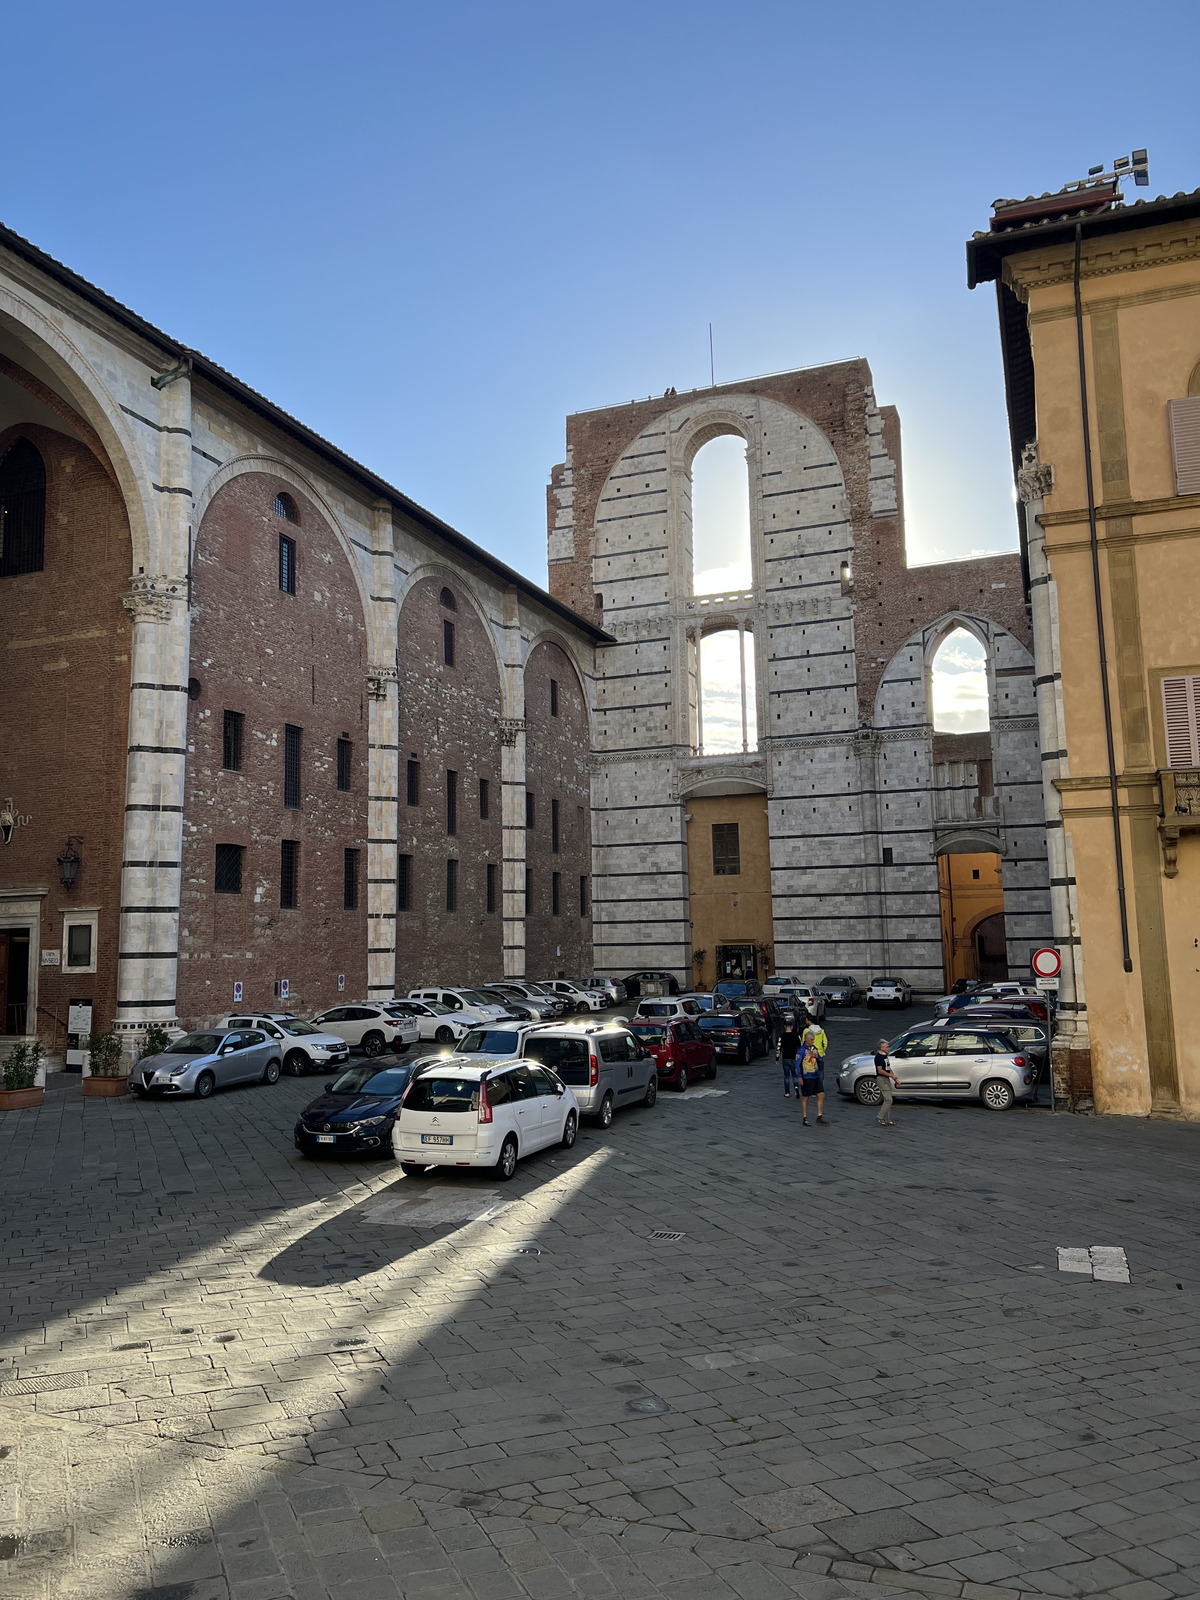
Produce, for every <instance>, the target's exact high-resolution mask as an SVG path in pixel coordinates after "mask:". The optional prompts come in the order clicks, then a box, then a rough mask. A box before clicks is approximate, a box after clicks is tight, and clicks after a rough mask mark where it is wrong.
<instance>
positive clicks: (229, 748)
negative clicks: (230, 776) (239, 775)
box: [221, 711, 246, 772]
mask: <svg viewBox="0 0 1200 1600" xmlns="http://www.w3.org/2000/svg"><path fill="white" fill-rule="evenodd" d="M245 725H246V719H245V717H244V716H243V715H242V713H241V712H240V711H227V712H226V713H225V726H224V729H223V736H222V743H221V765H222V766H223V767H224V769H225V771H226V772H240V771H241V770H242V733H243V730H244V728H245Z"/></svg>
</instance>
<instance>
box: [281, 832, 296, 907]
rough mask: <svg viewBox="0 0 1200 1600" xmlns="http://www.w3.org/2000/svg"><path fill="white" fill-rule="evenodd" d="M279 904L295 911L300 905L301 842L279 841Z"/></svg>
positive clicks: (294, 840) (292, 840) (293, 840)
mask: <svg viewBox="0 0 1200 1600" xmlns="http://www.w3.org/2000/svg"><path fill="white" fill-rule="evenodd" d="M279 904H280V906H282V908H283V909H284V910H285V911H294V910H295V909H296V907H297V906H298V905H299V904H300V841H299V839H281V840H280V841H279Z"/></svg>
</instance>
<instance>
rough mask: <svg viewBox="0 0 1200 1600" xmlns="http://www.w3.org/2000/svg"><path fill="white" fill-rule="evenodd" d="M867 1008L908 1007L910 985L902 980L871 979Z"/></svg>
mask: <svg viewBox="0 0 1200 1600" xmlns="http://www.w3.org/2000/svg"><path fill="white" fill-rule="evenodd" d="M867 1004H868V1006H910V1005H912V985H911V984H910V983H909V982H908V981H907V980H906V979H904V978H872V979H871V986H870V988H869V989H868V990H867Z"/></svg>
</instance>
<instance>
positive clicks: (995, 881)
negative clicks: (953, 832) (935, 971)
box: [938, 854, 1004, 988]
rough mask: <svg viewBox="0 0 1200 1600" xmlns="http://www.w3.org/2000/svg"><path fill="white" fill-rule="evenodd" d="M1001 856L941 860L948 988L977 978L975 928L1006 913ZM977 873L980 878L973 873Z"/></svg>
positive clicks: (945, 964) (946, 858) (943, 942)
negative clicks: (1001, 913)
mask: <svg viewBox="0 0 1200 1600" xmlns="http://www.w3.org/2000/svg"><path fill="white" fill-rule="evenodd" d="M999 866H1000V857H999V856H998V855H994V854H984V855H946V856H939V857H938V898H939V901H940V904H941V911H942V962H943V965H944V967H945V969H946V985H947V988H952V987H953V985H954V983H955V981H956V980H957V979H959V978H977V977H978V976H979V973H978V971H977V970H976V962H975V927H976V925H977V924H978V923H979V922H981V921H982V920H983V918H984V917H990V916H992V915H994V914H995V913H996V912H997V911H1003V910H1004V886H1003V884H1002V882H1001V879H1000V873H999V871H998V870H997V869H998V868H999ZM976 872H977V873H978V874H979V876H978V878H976V877H974V876H973V874H974V873H976Z"/></svg>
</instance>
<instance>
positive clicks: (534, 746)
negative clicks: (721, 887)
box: [525, 641, 592, 982]
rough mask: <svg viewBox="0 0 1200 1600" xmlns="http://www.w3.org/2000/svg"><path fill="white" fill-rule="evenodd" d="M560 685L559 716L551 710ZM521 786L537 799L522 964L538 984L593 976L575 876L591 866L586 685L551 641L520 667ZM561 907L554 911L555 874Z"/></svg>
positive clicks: (529, 840)
mask: <svg viewBox="0 0 1200 1600" xmlns="http://www.w3.org/2000/svg"><path fill="white" fill-rule="evenodd" d="M551 681H553V682H554V683H556V684H557V686H558V688H557V707H558V710H557V715H555V714H553V713H552V710H551V698H552V697H551ZM525 727H526V735H525V786H526V789H527V791H528V792H529V793H530V794H532V795H533V797H534V826H533V828H532V829H531V830H530V831H529V832H528V833H527V835H526V841H525V852H526V855H525V862H526V867H527V869H528V870H529V871H530V872H532V874H533V878H532V886H533V894H532V902H531V906H530V911H529V915H528V918H527V920H526V924H525V970H526V973H527V975H528V976H529V977H530V978H532V979H533V980H534V981H535V982H536V981H538V980H539V979H541V978H546V977H552V976H555V975H557V974H558V973H560V972H565V973H566V975H567V977H569V978H580V977H585V976H590V974H591V966H592V919H591V886H590V878H589V885H588V894H587V902H586V903H587V906H588V914H587V915H586V916H581V915H580V911H579V880H580V878H581V877H588V876H589V874H590V872H591V853H592V830H591V792H590V781H591V780H590V776H589V767H588V717H587V706H586V704H585V701H584V696H583V687H582V685H581V684H580V682H579V679H578V677H577V676H576V673H575V668H574V667H573V666H572V665H571V661H570V659H569V657H568V656H567V654H566V652H565V651H564V650H563V649H562V648H561V646H559V645H557V644H553V643H551V642H549V641H546V642H543V643H542V644H539V645H537V646H535V648H534V650H533V651H532V652H531V654H530V657H529V661H528V663H527V664H526V667H525ZM555 800H557V801H558V816H559V840H558V844H559V847H558V851H557V852H555V851H554V849H553V837H552V823H553V802H554V801H555ZM556 872H557V873H558V875H559V886H560V887H559V911H558V915H557V916H555V915H554V911H553V874H554V873H556Z"/></svg>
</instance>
